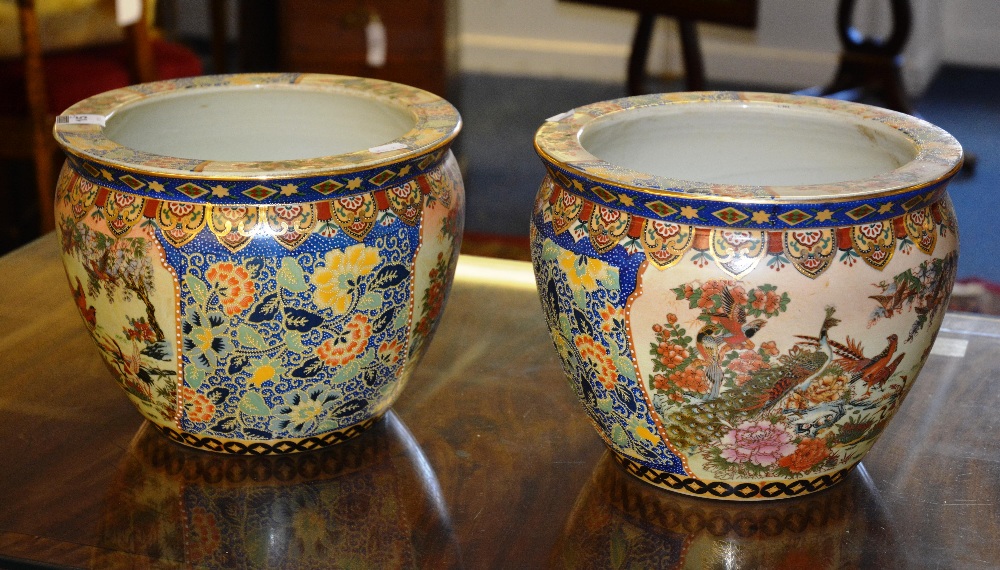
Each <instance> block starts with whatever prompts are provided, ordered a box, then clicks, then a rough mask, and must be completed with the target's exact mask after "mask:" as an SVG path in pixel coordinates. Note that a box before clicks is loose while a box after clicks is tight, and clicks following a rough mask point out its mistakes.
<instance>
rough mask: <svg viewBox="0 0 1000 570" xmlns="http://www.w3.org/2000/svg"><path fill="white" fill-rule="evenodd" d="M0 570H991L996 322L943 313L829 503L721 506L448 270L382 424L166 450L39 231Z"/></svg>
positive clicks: (500, 286)
mask: <svg viewBox="0 0 1000 570" xmlns="http://www.w3.org/2000/svg"><path fill="white" fill-rule="evenodd" d="M0 279H2V284H3V289H2V294H0V322H2V323H3V326H2V328H0V371H2V374H3V376H2V377H0V465H2V467H0V567H8V566H14V567H33V566H36V565H37V566H40V567H96V568H109V567H111V568H114V567H126V568H128V567H135V568H149V567H168V568H174V567H182V568H187V567H215V566H221V567H237V568H257V567H260V568H264V567H268V568H276V567H288V568H306V567H308V568H313V567H317V568H323V567H353V568H396V567H413V568H447V567H460V568H465V567H467V568H540V567H562V568H576V567H595V568H611V567H615V568H618V567H630V568H631V567H641V568H653V567H657V568H674V567H676V568H685V567H719V568H723V567H724V568H743V567H747V568H762V567H764V568H766V567H784V568H827V567H830V568H834V567H835V568H854V567H860V568H869V567H872V568H996V567H998V566H1000V506H998V503H1000V438H998V436H997V434H998V433H1000V414H998V413H997V410H998V409H1000V391H998V390H997V389H996V388H997V385H996V384H995V382H996V380H997V378H1000V320H997V319H992V318H980V317H976V316H972V315H966V314H949V315H947V317H946V320H945V323H944V327H943V329H942V331H941V333H940V335H939V339H938V341H937V344H936V345H935V348H934V352H933V353H932V356H931V357H930V360H929V362H928V364H927V366H926V367H925V369H924V371H923V373H922V374H921V378H920V379H919V380H918V381H917V383H916V386H915V388H914V389H913V391H912V393H911V394H910V396H909V398H908V399H907V401H906V402H905V404H904V405H903V407H902V409H901V410H900V412H899V414H898V415H897V417H896V419H895V420H894V423H893V424H891V425H890V426H889V428H888V429H887V430H886V432H885V434H884V436H883V437H882V439H881V440H880V441H879V442H878V443H877V444H876V445H875V447H874V449H873V450H872V452H871V453H870V455H869V456H868V457H867V458H866V459H865V460H864V462H863V463H862V467H861V468H859V469H856V470H855V471H854V472H853V473H852V475H851V476H850V477H849V478H848V479H847V480H846V481H845V482H844V483H842V484H840V485H839V486H837V487H835V488H833V489H830V490H828V491H823V492H820V493H817V494H815V495H812V496H808V497H800V498H795V499H787V500H784V501H780V502H772V503H764V504H761V503H755V504H732V503H722V502H717V501H709V500H703V499H692V498H687V497H680V496H677V495H673V494H670V493H667V492H663V491H660V490H658V489H655V488H653V487H650V486H648V485H646V484H644V483H642V482H639V481H636V480H632V479H630V478H629V477H628V476H626V475H624V474H623V473H622V471H621V470H620V469H618V467H617V466H616V465H615V464H614V463H613V462H612V461H610V460H609V457H608V456H607V455H606V453H605V451H604V448H603V444H602V443H601V441H600V439H599V438H598V436H597V435H596V434H595V433H594V431H593V429H592V427H591V426H590V424H589V421H588V420H587V419H586V417H585V416H584V413H583V411H582V408H581V407H580V406H579V405H578V404H577V402H576V401H575V399H574V398H575V396H574V395H573V394H572V392H571V390H570V388H569V387H568V384H567V382H566V381H565V380H564V378H563V375H562V371H561V369H560V366H559V364H558V362H557V361H556V356H555V351H554V349H553V348H552V346H551V345H550V342H549V339H548V337H547V335H546V332H545V327H544V323H543V320H542V314H541V311H540V308H539V305H538V301H537V299H536V296H535V292H534V290H533V283H532V278H531V269H530V266H529V265H528V264H525V263H518V262H502V261H498V260H488V259H485V258H475V257H463V259H462V260H461V262H460V264H459V271H458V276H457V279H456V283H455V286H454V289H453V292H452V295H451V298H450V299H449V304H448V307H447V309H446V312H445V314H444V318H443V321H442V322H441V326H440V328H439V330H438V334H437V336H436V337H435V338H434V340H433V342H432V344H431V348H430V350H429V352H428V353H427V355H426V357H425V359H424V361H423V363H422V365H421V366H420V367H419V369H418V372H417V373H416V375H415V377H414V378H413V379H412V381H411V383H410V384H409V385H408V386H407V387H406V389H405V391H404V393H403V395H402V397H401V398H400V400H399V401H398V403H397V405H396V406H395V408H394V412H392V413H390V414H389V415H388V416H387V417H386V420H385V421H383V422H380V423H379V424H378V425H377V427H376V428H373V430H372V431H370V432H368V433H365V434H363V435H362V436H360V437H358V438H357V439H355V440H352V441H351V442H349V443H346V444H343V445H340V446H335V447H334V448H330V449H327V450H323V451H317V452H310V453H306V454H299V455H295V456H286V457H279V458H273V457H264V458H241V457H226V456H216V455H213V454H208V453H205V452H197V451H192V450H188V449H185V448H181V447H179V446H177V445H174V444H172V443H170V442H167V441H166V440H165V439H164V438H162V437H161V436H159V435H158V434H157V433H154V432H153V431H152V430H148V429H144V428H143V420H142V419H141V418H140V416H139V414H138V413H137V412H136V411H134V410H133V408H132V407H131V405H130V404H129V403H128V402H127V400H126V398H125V396H124V395H123V394H121V393H119V391H118V388H117V387H116V386H115V385H114V383H113V381H112V380H111V378H110V376H109V373H108V372H107V371H106V370H104V368H103V365H102V364H101V362H100V359H99V357H98V353H97V350H96V349H95V348H94V347H93V346H92V344H91V340H90V339H89V337H88V336H87V333H86V330H85V329H84V326H83V324H82V321H81V319H80V318H79V317H78V316H77V314H76V309H75V307H74V305H73V303H72V300H71V295H70V294H69V291H68V287H67V285H66V280H65V277H64V275H63V273H62V268H61V265H60V263H59V261H58V247H57V244H56V241H55V238H54V237H53V236H52V235H49V236H46V237H43V238H41V239H40V240H38V241H36V242H34V243H31V244H29V245H28V246H26V247H24V248H22V249H20V250H17V251H15V252H13V253H10V254H8V255H7V256H5V257H2V258H0Z"/></svg>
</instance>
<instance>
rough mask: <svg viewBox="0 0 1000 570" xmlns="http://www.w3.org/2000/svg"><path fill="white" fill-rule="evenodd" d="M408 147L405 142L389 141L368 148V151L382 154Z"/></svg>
mask: <svg viewBox="0 0 1000 570" xmlns="http://www.w3.org/2000/svg"><path fill="white" fill-rule="evenodd" d="M405 148H407V147H406V145H405V144H403V143H398V142H397V143H389V144H384V145H381V146H373V147H371V148H370V149H368V152H374V153H375V154H382V153H383V152H392V151H394V150H403V149H405Z"/></svg>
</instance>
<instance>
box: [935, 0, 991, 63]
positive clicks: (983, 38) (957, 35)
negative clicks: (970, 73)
mask: <svg viewBox="0 0 1000 570" xmlns="http://www.w3.org/2000/svg"><path fill="white" fill-rule="evenodd" d="M942 24H943V28H944V33H943V37H944V59H945V61H948V62H954V63H962V64H966V65H975V66H984V67H1000V2H997V1H996V0H944V10H943V13H942Z"/></svg>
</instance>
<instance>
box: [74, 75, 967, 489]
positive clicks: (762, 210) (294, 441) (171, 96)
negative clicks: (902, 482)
mask: <svg viewBox="0 0 1000 570" xmlns="http://www.w3.org/2000/svg"><path fill="white" fill-rule="evenodd" d="M460 125H461V120H460V118H459V115H458V112H457V111H456V110H455V109H454V107H452V106H451V105H450V104H449V103H447V102H446V101H444V100H443V99H441V98H439V97H437V96H435V95H432V94H430V93H427V92H424V91H421V90H418V89H414V88H411V87H407V86H403V85H399V84H394V83H388V82H384V81H378V80H372V79H361V78H351V77H341V76H328V75H314V74H261V75H232V76H208V77H198V78H191V79H181V80H173V81H166V82H158V83H151V84H144V85H137V86H133V87H129V88H125V89H119V90H116V91H111V92H108V93H104V94H101V95H97V96H95V97H92V98H89V99H87V100H85V101H82V102H80V103H78V104H76V105H74V106H73V107H71V108H70V109H68V110H67V111H66V112H65V113H63V115H61V116H60V117H59V118H58V119H57V124H56V127H55V136H56V138H57V140H58V141H59V143H60V144H61V145H62V147H63V148H64V149H65V151H66V154H67V157H68V160H67V163H66V166H65V167H64V169H63V172H62V175H61V177H60V179H59V182H58V188H57V200H56V218H57V224H58V233H59V236H60V240H61V243H62V250H63V260H64V262H65V266H66V271H67V276H68V278H69V284H70V288H71V290H72V291H73V295H74V299H75V301H76V303H77V305H78V306H79V308H80V311H81V314H82V315H83V317H84V320H85V322H86V326H87V328H88V329H89V331H90V332H91V334H92V336H93V338H94V340H95V341H96V343H97V345H98V347H99V349H100V353H101V355H102V356H103V358H104V360H105V361H106V363H107V364H108V367H109V368H110V369H111V371H112V372H113V373H114V376H115V378H116V379H117V381H118V383H119V384H120V385H121V387H122V388H123V389H124V390H125V392H126V394H127V395H128V397H129V398H130V399H131V400H132V402H133V403H134V404H135V405H136V407H137V408H138V409H139V411H140V412H141V413H142V414H143V416H145V417H146V418H147V419H148V420H149V421H150V423H151V424H152V425H154V426H156V428H158V429H159V430H160V431H161V432H163V433H164V434H166V435H167V436H168V437H169V438H171V439H173V440H175V441H178V442H180V443H184V444H186V445H189V446H193V447H196V448H201V449H208V450H212V451H220V452H228V453H234V454H250V455H261V454H272V453H288V452H295V451H304V450H309V449H315V448H318V447H322V446H326V445H329V444H333V443H337V442H339V441H343V440H345V439H348V438H350V437H353V436H355V435H357V434H359V433H361V432H362V431H364V430H365V429H366V428H368V427H370V426H371V425H372V424H373V423H374V422H376V421H377V420H378V418H380V417H381V416H382V415H384V414H385V412H386V411H387V410H388V409H389V407H390V406H391V405H392V403H393V401H394V400H395V399H396V397H397V395H398V394H399V393H400V391H401V390H402V389H403V386H404V385H405V383H406V380H407V378H408V377H409V376H410V374H411V372H412V370H413V368H414V367H415V366H416V364H417V362H418V361H419V359H420V356H421V354H422V352H423V350H424V349H425V348H426V346H427V342H428V341H429V339H430V337H431V335H432V333H433V331H434V329H435V327H436V325H437V322H438V320H439V318H440V316H441V312H442V309H443V307H444V303H445V299H446V297H447V293H448V290H449V287H450V285H451V282H452V277H453V275H454V270H455V264H456V261H457V259H458V252H459V248H460V243H461V236H462V230H463V220H464V191H463V186H462V181H461V175H460V172H459V169H458V167H457V164H456V161H455V159H454V157H453V155H452V153H451V151H450V150H449V146H450V144H451V142H452V140H453V139H454V138H455V136H456V135H457V134H458V131H459V128H460ZM535 148H536V150H537V152H538V154H539V155H540V157H541V159H542V161H543V163H544V164H545V167H546V169H547V174H546V176H545V179H544V180H543V181H542V183H541V188H540V190H539V192H538V196H537V200H536V205H535V208H534V212H533V214H532V218H531V242H532V258H533V262H534V270H535V275H536V278H537V283H538V289H539V294H540V297H541V300H542V308H543V310H544V314H545V318H546V320H547V323H548V327H549V330H550V332H551V335H552V339H553V341H554V344H555V347H556V350H557V352H558V354H559V356H560V358H561V360H562V362H563V365H564V368H565V371H566V374H567V376H568V377H569V378H570V380H571V384H572V386H573V388H574V389H575V391H576V392H577V394H578V395H579V397H580V399H581V401H582V403H583V405H584V407H585V409H586V411H587V413H588V414H589V416H590V417H591V419H592V420H593V422H594V424H595V426H596V427H597V429H598V432H599V433H600V434H601V436H602V437H603V438H604V440H605V442H606V443H607V445H608V446H609V448H610V449H611V450H612V451H613V452H614V456H615V457H616V458H617V460H618V461H619V462H620V463H621V464H622V465H624V466H625V468H626V469H627V470H628V471H629V472H631V473H632V474H634V475H637V476H639V477H641V478H643V479H645V480H647V481H649V482H651V483H653V484H656V485H659V486H661V487H666V488H669V489H673V490H676V491H680V492H683V493H689V494H696V495H702V496H709V497H718V498H734V499H736V498H739V499H765V498H778V497H787V496H794V495H798V494H801V493H808V492H811V491H814V490H819V489H822V488H825V487H827V486H829V485H831V484H833V483H835V482H837V481H838V480H840V479H841V478H843V476H844V474H846V473H847V472H848V471H849V470H850V469H851V468H852V467H853V466H854V465H856V464H857V463H858V461H860V459H861V457H862V455H863V454H864V453H865V452H866V451H867V450H868V448H869V447H870V446H871V444H872V443H873V442H874V441H875V439H876V438H877V437H878V435H879V433H880V432H881V431H882V430H883V429H884V427H885V425H886V423H887V422H888V420H889V418H891V416H892V415H893V413H894V412H895V411H896V409H897V408H898V407H899V405H900V403H901V402H902V400H903V398H904V397H905V395H906V393H907V391H908V390H909V387H910V386H911V384H912V382H913V380H914V379H915V378H916V376H917V373H918V372H919V370H920V367H921V366H922V364H923V362H924V360H925V359H926V357H927V355H928V353H929V350H930V348H931V345H932V344H933V340H934V337H935V335H936V332H937V330H938V327H939V326H940V323H941V319H942V318H943V313H944V309H945V307H946V306H947V300H948V296H949V294H950V290H951V285H952V282H953V280H954V275H955V269H956V263H957V249H958V237H957V228H956V222H955V217H954V212H953V210H952V207H951V204H950V201H949V199H948V196H947V194H946V192H945V185H946V183H947V181H948V180H949V178H950V177H951V176H953V175H954V174H955V173H956V171H957V169H958V168H959V166H960V164H961V160H962V151H961V147H960V146H959V145H958V143H957V142H956V141H955V140H954V139H953V138H952V137H951V136H950V135H948V134H947V133H945V132H944V131H942V130H941V129H938V128H936V127H934V126H932V125H930V124H928V123H926V122H924V121H921V120H918V119H915V118H913V117H909V116H905V115H901V114H898V113H893V112H890V111H886V110H882V109H877V108H874V107H869V106H863V105H858V104H851V103H844V102H838V101H830V100H823V99H814V98H806V97H795V96H788V95H771V94H755V93H679V94H671V95H651V96H645V97H632V98H626V99H619V100H615V101H608V102H602V103H595V104H592V105H587V106H584V107H580V108H577V109H574V110H572V111H569V112H567V113H563V114H562V115H559V116H556V117H552V118H550V119H548V120H547V121H545V123H544V124H543V125H542V126H541V128H540V129H539V131H538V133H537V135H536V137H535Z"/></svg>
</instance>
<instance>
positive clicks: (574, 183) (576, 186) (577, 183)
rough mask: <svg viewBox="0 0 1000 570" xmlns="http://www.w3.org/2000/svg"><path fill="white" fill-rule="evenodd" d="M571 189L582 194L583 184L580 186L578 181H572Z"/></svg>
mask: <svg viewBox="0 0 1000 570" xmlns="http://www.w3.org/2000/svg"><path fill="white" fill-rule="evenodd" d="M573 187H574V188H576V189H577V190H579V191H580V192H583V184H580V181H579V180H574V181H573Z"/></svg>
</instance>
